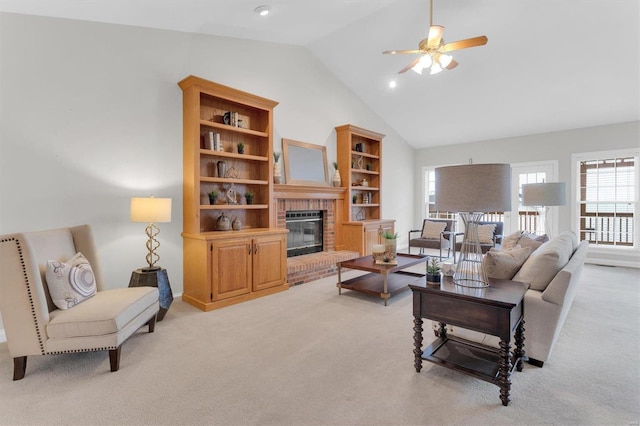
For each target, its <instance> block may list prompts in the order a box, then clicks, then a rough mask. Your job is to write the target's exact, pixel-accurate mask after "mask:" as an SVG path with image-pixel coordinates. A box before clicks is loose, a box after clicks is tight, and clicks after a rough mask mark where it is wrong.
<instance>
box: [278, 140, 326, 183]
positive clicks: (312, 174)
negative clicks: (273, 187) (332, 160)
mask: <svg viewBox="0 0 640 426" xmlns="http://www.w3.org/2000/svg"><path fill="white" fill-rule="evenodd" d="M282 156H283V160H284V176H285V181H286V183H287V184H288V185H309V186H330V185H329V168H328V166H327V148H326V147H325V146H323V145H315V144H311V143H307V142H300V141H295V140H292V139H285V138H282Z"/></svg>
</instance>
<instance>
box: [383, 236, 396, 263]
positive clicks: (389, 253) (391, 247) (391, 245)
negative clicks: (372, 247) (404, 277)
mask: <svg viewBox="0 0 640 426" xmlns="http://www.w3.org/2000/svg"><path fill="white" fill-rule="evenodd" d="M397 242H398V240H397V239H396V238H385V240H384V258H385V260H386V261H387V262H389V261H392V260H396V256H397V252H396V248H397Z"/></svg>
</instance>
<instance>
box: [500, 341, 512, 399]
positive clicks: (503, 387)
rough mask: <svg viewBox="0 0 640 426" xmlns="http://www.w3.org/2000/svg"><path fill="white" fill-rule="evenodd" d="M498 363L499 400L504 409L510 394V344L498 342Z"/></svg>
mask: <svg viewBox="0 0 640 426" xmlns="http://www.w3.org/2000/svg"><path fill="white" fill-rule="evenodd" d="M499 355H500V361H499V362H498V386H500V400H501V401H502V405H504V406H505V407H506V406H507V405H509V401H510V399H509V393H510V392H511V365H512V364H511V344H510V343H509V341H504V340H500V352H499Z"/></svg>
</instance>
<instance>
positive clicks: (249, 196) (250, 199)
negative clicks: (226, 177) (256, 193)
mask: <svg viewBox="0 0 640 426" xmlns="http://www.w3.org/2000/svg"><path fill="white" fill-rule="evenodd" d="M244 198H245V199H246V200H247V204H253V192H251V191H247V192H245V193H244Z"/></svg>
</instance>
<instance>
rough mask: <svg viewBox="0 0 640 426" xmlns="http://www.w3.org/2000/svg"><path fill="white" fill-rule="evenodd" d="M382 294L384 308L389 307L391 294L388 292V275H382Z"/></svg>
mask: <svg viewBox="0 0 640 426" xmlns="http://www.w3.org/2000/svg"><path fill="white" fill-rule="evenodd" d="M382 293H383V294H384V306H387V300H389V292H388V290H387V274H382Z"/></svg>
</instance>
